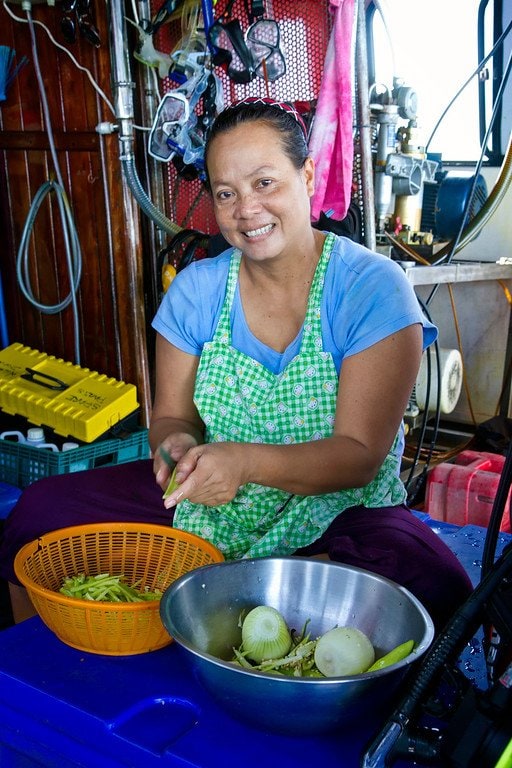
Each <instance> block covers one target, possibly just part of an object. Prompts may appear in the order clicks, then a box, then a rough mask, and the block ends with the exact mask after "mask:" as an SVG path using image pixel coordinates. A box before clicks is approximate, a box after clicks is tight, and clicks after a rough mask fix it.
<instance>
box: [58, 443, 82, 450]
mask: <svg viewBox="0 0 512 768" xmlns="http://www.w3.org/2000/svg"><path fill="white" fill-rule="evenodd" d="M79 447H80V446H79V445H78V443H62V450H63V451H72V450H73V448H79Z"/></svg>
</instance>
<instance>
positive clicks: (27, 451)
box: [0, 428, 150, 488]
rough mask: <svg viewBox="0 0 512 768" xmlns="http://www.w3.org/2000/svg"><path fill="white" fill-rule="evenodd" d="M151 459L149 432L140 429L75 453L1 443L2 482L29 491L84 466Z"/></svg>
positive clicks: (0, 479) (93, 444)
mask: <svg viewBox="0 0 512 768" xmlns="http://www.w3.org/2000/svg"><path fill="white" fill-rule="evenodd" d="M149 456H150V451H149V443H148V430H147V429H145V428H140V429H138V430H137V431H135V432H132V433H131V434H129V435H127V436H126V437H123V438H112V439H110V440H97V441H96V442H95V443H92V444H91V445H83V446H80V447H79V448H76V449H75V450H73V451H59V452H55V451H46V450H41V449H40V448H34V447H32V446H28V445H27V444H26V443H21V442H12V441H10V440H4V441H3V442H0V481H2V482H5V483H10V484H11V485H15V486H17V487H18V488H26V487H27V485H30V484H31V483H33V482H34V481H35V480H40V479H41V478H42V477H48V476H50V475H63V474H65V473H66V472H71V471H78V469H73V470H72V469H71V467H72V466H74V467H77V465H78V464H80V466H81V468H83V469H95V468H96V467H108V466H112V465H114V464H125V463H126V462H129V461H136V460H137V459H147V458H149Z"/></svg>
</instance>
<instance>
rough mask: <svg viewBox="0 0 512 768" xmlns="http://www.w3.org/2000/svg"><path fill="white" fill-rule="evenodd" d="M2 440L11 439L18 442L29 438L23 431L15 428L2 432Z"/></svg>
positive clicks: (0, 434) (0, 437)
mask: <svg viewBox="0 0 512 768" xmlns="http://www.w3.org/2000/svg"><path fill="white" fill-rule="evenodd" d="M0 440H10V441H11V442H16V443H26V442H27V439H26V437H25V435H24V434H23V432H18V431H17V430H15V429H12V430H8V431H7V432H2V433H0Z"/></svg>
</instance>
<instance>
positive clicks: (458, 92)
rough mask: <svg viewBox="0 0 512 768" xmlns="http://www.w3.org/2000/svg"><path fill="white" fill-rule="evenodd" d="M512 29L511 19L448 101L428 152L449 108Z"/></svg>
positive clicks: (427, 145) (426, 147)
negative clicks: (485, 54)
mask: <svg viewBox="0 0 512 768" xmlns="http://www.w3.org/2000/svg"><path fill="white" fill-rule="evenodd" d="M511 29H512V21H511V22H510V24H509V25H508V26H507V28H506V29H505V30H504V31H503V32H502V33H501V35H500V36H499V38H498V39H497V40H496V42H495V43H494V45H493V47H492V48H491V50H490V51H489V53H488V54H487V56H486V57H485V58H483V59H482V61H481V62H480V63H479V64H478V66H477V68H476V69H475V70H474V71H473V72H472V73H471V74H470V76H469V77H468V79H467V80H466V82H465V83H464V84H463V85H461V87H460V88H459V90H458V91H457V92H456V94H455V96H454V97H453V98H452V99H451V100H450V102H449V103H448V105H447V106H446V107H445V108H444V110H443V112H442V113H441V116H440V117H439V119H438V121H437V123H436V124H435V126H434V128H433V129H432V132H431V134H430V136H429V138H428V141H427V143H426V144H425V152H428V148H429V146H430V142H431V141H432V139H433V138H434V135H435V133H436V132H437V129H438V128H439V126H440V125H441V123H442V122H443V120H444V118H445V117H446V114H447V113H448V112H449V110H450V109H451V107H452V106H453V104H454V103H455V102H456V101H457V99H458V98H459V96H460V95H461V93H462V92H463V91H464V89H465V88H466V87H467V86H468V85H469V83H470V82H471V81H472V79H473V78H474V77H476V75H478V73H479V72H480V70H481V69H482V67H483V66H485V64H486V63H487V62H488V61H489V59H490V58H491V56H493V55H494V54H495V52H496V50H497V49H498V48H499V46H500V45H501V43H502V42H503V41H504V39H505V38H506V37H507V35H508V33H509V32H510V30H511ZM484 146H485V144H484Z"/></svg>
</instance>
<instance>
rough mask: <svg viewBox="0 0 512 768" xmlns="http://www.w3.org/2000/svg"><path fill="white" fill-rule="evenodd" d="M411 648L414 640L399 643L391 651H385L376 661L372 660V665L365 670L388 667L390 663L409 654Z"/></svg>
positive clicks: (373, 670) (372, 670)
mask: <svg viewBox="0 0 512 768" xmlns="http://www.w3.org/2000/svg"><path fill="white" fill-rule="evenodd" d="M413 648H414V640H407V642H405V643H402V644H401V645H397V647H396V648H393V650H392V651H390V652H389V653H386V655H385V656H381V658H380V659H377V661H376V662H374V663H373V664H372V666H371V667H369V668H368V669H367V670H366V671H367V672H376V671H377V670H378V669H383V668H384V667H390V666H391V665H392V664H396V663H397V662H399V661H402V659H405V657H406V656H408V655H409V654H410V652H411V651H412V649H413Z"/></svg>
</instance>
